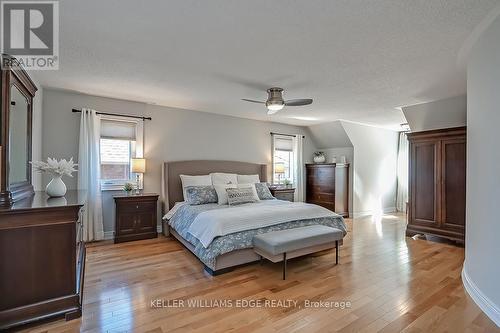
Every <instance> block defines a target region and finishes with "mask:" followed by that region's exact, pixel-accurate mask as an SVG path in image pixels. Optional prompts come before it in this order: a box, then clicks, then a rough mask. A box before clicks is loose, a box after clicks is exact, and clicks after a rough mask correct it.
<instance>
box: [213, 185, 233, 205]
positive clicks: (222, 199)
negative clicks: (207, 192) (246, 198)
mask: <svg viewBox="0 0 500 333" xmlns="http://www.w3.org/2000/svg"><path fill="white" fill-rule="evenodd" d="M214 187H215V191H216V192H217V203H218V204H219V205H227V192H226V189H228V188H237V186H236V184H217V185H214Z"/></svg>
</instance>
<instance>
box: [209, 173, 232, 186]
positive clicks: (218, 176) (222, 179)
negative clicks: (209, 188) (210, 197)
mask: <svg viewBox="0 0 500 333" xmlns="http://www.w3.org/2000/svg"><path fill="white" fill-rule="evenodd" d="M210 177H212V184H213V185H221V184H238V177H237V176H236V174H235V173H223V172H214V173H211V174H210Z"/></svg>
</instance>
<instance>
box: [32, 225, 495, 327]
mask: <svg viewBox="0 0 500 333" xmlns="http://www.w3.org/2000/svg"><path fill="white" fill-rule="evenodd" d="M346 221H347V223H348V226H349V235H348V236H347V238H346V239H345V242H344V246H342V247H341V251H340V264H339V265H338V266H335V264H334V263H335V251H327V252H324V253H320V254H317V255H314V256H310V257H305V258H297V259H292V260H291V261H290V262H289V265H288V269H289V271H288V276H287V280H286V281H283V280H281V265H280V264H272V263H270V262H265V263H264V264H263V265H262V266H260V265H259V264H251V265H248V266H245V267H242V268H239V269H236V270H235V271H233V272H230V273H227V274H224V275H221V276H217V277H210V276H208V275H206V274H205V273H203V271H202V266H201V264H200V263H199V262H198V260H197V259H196V258H195V257H194V256H193V255H192V254H191V253H189V252H188V251H187V250H186V249H184V248H183V247H182V246H181V245H180V244H179V243H178V242H177V241H175V240H171V239H168V238H164V237H160V238H158V239H153V240H144V241H137V242H130V243H122V244H111V243H105V244H100V245H91V246H89V247H88V252H87V258H88V262H87V267H86V276H85V290H84V307H83V317H82V318H80V319H77V320H73V321H69V322H65V321H64V320H58V321H52V322H48V323H44V324H42V325H38V326H32V327H24V328H23V329H24V330H26V331H34V332H74V331H85V332H106V331H109V332H132V331H135V332H189V331H202V332H210V333H213V332H225V331H229V330H231V331H233V332H275V331H279V332H295V331H302V332H304V331H305V332H328V331H340V332H377V331H380V332H401V331H404V332H500V329H499V328H498V327H496V326H495V324H494V323H493V322H492V321H490V320H489V319H488V318H487V317H486V316H485V315H484V314H483V313H482V312H481V310H480V309H479V308H478V307H477V306H476V305H475V303H474V302H473V301H472V300H471V299H470V298H469V297H468V296H467V295H466V293H465V292H464V289H463V287H462V281H461V279H460V272H461V269H462V263H463V260H464V249H463V248H460V247H456V246H454V245H450V244H446V243H436V242H429V241H426V240H414V239H412V238H405V236H404V230H405V222H404V217H403V216H385V217H384V218H383V219H382V220H379V221H372V219H371V217H369V218H361V219H356V220H354V222H353V221H352V220H346ZM156 299H159V300H163V301H164V302H166V301H167V300H170V301H173V300H177V301H178V302H181V301H183V302H184V304H185V306H184V307H179V308H162V307H160V308H155V307H152V306H151V301H152V300H156ZM195 299H196V300H206V301H210V300H211V301H212V304H213V302H215V301H217V300H219V301H220V302H222V301H224V300H226V301H227V300H231V301H232V307H212V308H210V307H197V308H189V307H187V304H186V303H187V302H188V301H189V300H195ZM238 299H245V300H254V301H259V302H262V303H263V304H264V302H265V301H266V300H268V301H270V300H281V301H286V300H294V301H298V304H297V307H293V306H292V307H288V308H285V307H274V308H272V307H261V308H245V309H242V308H235V307H236V305H237V304H236V301H237V300H238ZM306 300H310V301H338V302H350V304H351V306H350V307H345V308H344V309H342V308H338V307H337V308H333V309H327V308H311V307H307V308H306V307H305V301H306ZM165 305H168V304H165ZM169 305H171V306H173V305H174V304H173V303H170V304H169ZM213 305H215V304H213ZM219 305H220V304H219ZM226 305H228V304H226ZM283 305H286V304H283ZM332 305H333V306H334V305H335V304H332ZM299 306H300V307H299Z"/></svg>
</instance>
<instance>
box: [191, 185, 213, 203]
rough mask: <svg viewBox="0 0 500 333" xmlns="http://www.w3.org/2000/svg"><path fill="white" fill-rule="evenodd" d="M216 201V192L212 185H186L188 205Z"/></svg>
mask: <svg viewBox="0 0 500 333" xmlns="http://www.w3.org/2000/svg"><path fill="white" fill-rule="evenodd" d="M217 201H218V197H217V192H215V188H214V187H213V186H212V185H210V186H188V187H186V202H187V203H188V204H190V205H203V204H208V203H214V202H217Z"/></svg>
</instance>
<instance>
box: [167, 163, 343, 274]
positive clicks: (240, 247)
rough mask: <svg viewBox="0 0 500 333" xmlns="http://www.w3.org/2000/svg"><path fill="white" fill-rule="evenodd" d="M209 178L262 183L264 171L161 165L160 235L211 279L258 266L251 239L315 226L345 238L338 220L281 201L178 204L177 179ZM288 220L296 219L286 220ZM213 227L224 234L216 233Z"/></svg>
mask: <svg viewBox="0 0 500 333" xmlns="http://www.w3.org/2000/svg"><path fill="white" fill-rule="evenodd" d="M213 172H225V173H236V174H240V175H251V174H258V175H259V177H260V180H261V181H266V180H267V166H266V165H263V164H254V163H246V162H235V161H206V160H203V161H201V160H195V161H179V162H165V163H164V164H163V168H162V205H163V212H164V213H165V214H164V218H163V221H162V223H163V232H164V234H165V235H166V236H169V235H171V236H173V237H174V238H176V239H177V240H178V241H179V242H181V243H182V244H183V245H184V246H185V247H186V248H187V249H188V250H189V251H191V252H192V253H193V254H194V255H195V256H196V257H197V258H198V259H199V260H200V261H201V262H202V264H203V265H204V268H205V270H206V271H207V272H208V273H209V274H211V275H217V274H221V273H225V272H227V271H230V270H232V269H234V268H235V267H237V266H240V265H244V264H247V263H250V262H254V261H257V260H259V259H260V257H259V256H258V255H257V254H256V253H255V252H254V251H253V248H252V238H253V236H254V235H256V234H259V233H265V232H269V231H275V230H283V229H291V228H297V227H302V226H307V225H316V224H322V225H327V226H332V227H336V228H338V229H340V230H342V231H343V232H344V234H346V233H347V231H346V227H345V224H344V220H343V218H342V217H341V216H340V215H337V214H335V213H332V212H329V211H328V213H325V211H321V209H324V208H321V207H319V206H315V205H310V204H304V203H290V202H285V201H281V200H262V201H260V202H257V203H249V204H244V205H241V207H237V206H228V205H222V206H221V205H218V204H216V203H212V204H203V205H195V206H191V205H188V204H186V203H183V202H182V201H183V191H182V184H181V180H180V175H181V174H187V175H207V174H210V173H213ZM312 206H314V207H312ZM293 210H295V212H293ZM276 211H277V212H281V213H279V215H277V217H276V218H275V219H272V218H271V217H272V216H276V215H272V214H276ZM167 212H168V214H166V213H167ZM266 214H267V215H266ZM287 214H288V215H293V216H295V217H298V218H293V219H292V218H290V217H289V218H288V219H287V217H286V216H287ZM294 214H295V215H294ZM280 218H281V219H282V220H283V221H282V222H280V220H279V219H280ZM216 225H217V226H218V227H220V228H219V229H223V230H225V231H224V232H223V233H218V231H216V229H217V228H216V227H215V226H216ZM206 226H210V227H209V228H207V227H206ZM212 226H214V227H213V228H212ZM200 228H201V229H200ZM228 228H229V229H228ZM217 230H218V229H217ZM228 230H230V232H228ZM193 234H194V235H196V237H195V236H194V235H193Z"/></svg>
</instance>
